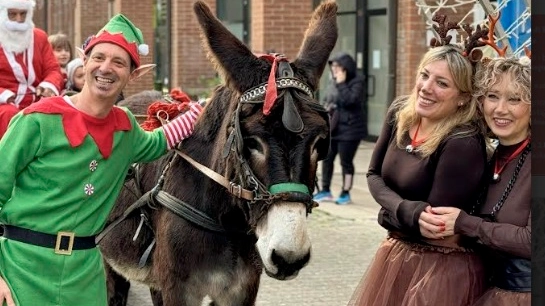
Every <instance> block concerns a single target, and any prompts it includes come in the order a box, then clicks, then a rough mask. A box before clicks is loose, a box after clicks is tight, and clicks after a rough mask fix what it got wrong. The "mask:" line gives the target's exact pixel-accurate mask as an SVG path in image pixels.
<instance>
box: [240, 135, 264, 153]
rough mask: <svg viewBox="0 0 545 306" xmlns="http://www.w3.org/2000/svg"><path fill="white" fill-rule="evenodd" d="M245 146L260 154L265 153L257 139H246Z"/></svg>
mask: <svg viewBox="0 0 545 306" xmlns="http://www.w3.org/2000/svg"><path fill="white" fill-rule="evenodd" d="M244 146H245V147H246V148H248V150H250V151H252V150H256V151H259V152H263V147H262V146H261V143H260V142H259V140H258V139H257V138H256V137H247V138H244Z"/></svg>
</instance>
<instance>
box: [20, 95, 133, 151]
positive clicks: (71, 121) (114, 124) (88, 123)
mask: <svg viewBox="0 0 545 306" xmlns="http://www.w3.org/2000/svg"><path fill="white" fill-rule="evenodd" d="M23 113H24V114H25V115H26V114H31V113H42V114H60V115H61V116H62V124H63V128H64V134H65V135H66V138H67V139H68V142H69V143H70V145H71V146H72V147H73V148H75V147H77V146H79V145H81V144H82V143H83V141H84V140H85V136H87V135H90V136H91V138H93V140H94V141H95V143H96V145H97V147H98V150H99V151H100V154H102V156H103V157H104V159H107V158H108V157H110V154H111V153H112V148H113V139H114V132H117V131H130V130H131V128H132V125H131V121H130V120H129V117H128V116H127V113H125V111H123V110H122V109H121V108H119V107H116V106H114V107H113V108H112V110H111V111H110V113H109V114H108V116H107V117H106V118H104V119H100V118H95V117H93V116H90V115H87V114H85V113H83V112H81V111H79V110H78V109H76V108H75V107H74V106H73V105H71V104H69V103H68V102H67V101H65V100H64V98H62V97H52V98H48V99H42V100H40V101H39V102H37V103H33V104H31V105H30V106H29V107H27V108H25V109H24V110H23Z"/></svg>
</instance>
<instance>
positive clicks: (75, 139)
mask: <svg viewBox="0 0 545 306" xmlns="http://www.w3.org/2000/svg"><path fill="white" fill-rule="evenodd" d="M166 151H167V141H166V138H165V134H164V132H163V129H156V130H154V131H152V132H146V131H144V130H142V129H141V128H140V127H139V126H138V123H137V121H136V119H135V118H134V116H133V115H132V114H131V113H130V112H129V111H127V110H126V109H122V108H119V107H114V108H113V109H112V111H111V112H110V114H109V115H108V117H107V118H105V119H97V118H94V117H91V116H88V115H86V114H84V113H82V112H80V111H78V110H77V109H76V108H74V107H73V105H72V104H71V103H70V100H68V98H65V99H63V98H61V97H55V98H51V99H45V100H44V101H42V102H39V103H35V104H33V105H32V106H30V107H28V108H27V109H25V110H24V111H23V112H20V113H19V114H18V115H17V116H16V117H14V119H13V120H12V121H11V124H10V128H9V130H8V132H7V133H6V134H5V136H4V137H3V138H2V141H0V154H1V158H2V161H1V164H0V207H1V210H0V222H1V223H4V224H10V225H14V226H18V227H23V228H28V229H32V230H34V231H40V232H43V233H49V234H54V235H56V234H57V232H59V231H68V232H74V233H75V235H76V236H92V235H96V234H98V233H99V232H100V231H101V230H102V229H103V227H104V224H105V222H106V219H107V217H108V214H109V213H110V211H111V209H112V207H113V205H114V203H115V201H116V198H117V196H118V194H119V192H120V190H121V188H122V185H123V182H124V180H125V175H126V173H127V170H128V168H129V166H130V165H131V164H132V163H135V162H148V161H152V160H155V159H157V158H159V157H160V156H162V155H163V154H164V153H166ZM0 273H1V275H2V277H3V278H4V280H5V281H6V282H7V283H8V285H9V286H10V288H11V292H12V295H13V296H14V298H15V301H16V304H17V305H19V306H49V305H51V306H53V305H55V306H61V305H66V306H75V305H97V306H104V305H107V298H106V279H105V273H104V267H103V263H102V256H101V253H100V251H99V249H98V248H93V249H88V250H73V251H72V254H71V255H69V256H68V255H58V254H55V253H54V249H50V248H45V247H40V246H35V245H31V244H26V243H22V242H18V241H15V240H9V239H6V238H0Z"/></svg>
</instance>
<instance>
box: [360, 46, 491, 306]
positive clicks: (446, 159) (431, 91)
mask: <svg viewBox="0 0 545 306" xmlns="http://www.w3.org/2000/svg"><path fill="white" fill-rule="evenodd" d="M462 51H463V49H462V48H459V47H457V46H455V45H450V44H445V45H441V46H438V47H435V48H431V49H430V50H429V51H428V52H426V53H425V54H424V56H423V57H422V59H421V61H420V64H419V66H418V69H417V72H416V82H415V86H414V89H413V90H412V92H411V94H410V95H409V96H403V97H399V98H397V99H396V100H395V101H394V102H393V103H392V105H391V106H390V108H389V110H388V113H387V115H386V121H385V122H384V124H383V128H382V132H381V134H380V136H379V138H378V140H377V142H376V145H375V148H374V150H373V154H372V157H371V161H370V165H369V169H368V172H367V183H368V185H369V191H370V192H371V195H372V196H373V198H374V199H375V200H376V201H377V203H378V204H379V205H380V206H381V209H380V212H379V216H378V221H379V224H380V225H381V226H383V227H384V228H385V229H387V230H388V236H387V238H386V240H385V241H384V242H383V243H382V244H381V245H380V246H379V249H378V250H377V253H376V255H375V257H374V259H373V260H372V262H371V264H370V265H369V266H368V268H367V272H366V273H365V275H364V276H363V278H362V280H361V281H360V284H359V285H358V287H357V289H356V290H355V292H354V294H353V296H352V299H351V305H359V306H371V305H372V306H392V305H396V306H417V305H448V306H467V305H470V304H471V303H473V302H474V301H475V300H477V298H479V297H480V296H481V294H482V292H483V291H484V289H485V284H484V268H483V265H482V262H481V259H480V257H479V255H478V254H476V253H475V252H474V251H473V250H472V249H471V248H470V247H471V244H470V243H469V242H466V241H465V240H464V239H461V237H460V236H459V235H455V236H451V237H446V238H444V239H439V237H436V236H428V235H426V234H425V233H424V232H423V230H424V229H422V228H421V227H420V225H419V220H420V219H421V218H422V214H423V213H424V212H425V210H426V209H427V208H429V207H430V206H432V207H435V206H452V207H458V208H460V209H461V210H466V211H469V210H470V209H471V207H472V206H473V203H475V202H476V201H477V198H478V196H479V194H480V190H481V188H482V187H481V186H483V185H484V183H483V181H484V177H485V175H484V174H485V167H486V162H487V151H486V140H485V139H486V137H485V128H484V124H481V123H480V122H481V121H480V120H479V119H480V117H479V113H478V110H477V102H476V101H475V100H474V99H472V91H473V70H474V69H473V64H472V63H471V62H470V60H469V59H468V58H466V57H465V56H464V55H463V54H462ZM435 224H437V225H436V228H434V230H436V231H438V232H442V231H444V230H445V224H444V223H442V222H438V221H436V223H435ZM430 237H431V238H430Z"/></svg>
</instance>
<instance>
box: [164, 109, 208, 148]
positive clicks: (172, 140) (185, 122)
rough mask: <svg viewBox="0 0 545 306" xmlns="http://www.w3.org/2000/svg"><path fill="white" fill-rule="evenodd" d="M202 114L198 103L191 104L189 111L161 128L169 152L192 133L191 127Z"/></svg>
mask: <svg viewBox="0 0 545 306" xmlns="http://www.w3.org/2000/svg"><path fill="white" fill-rule="evenodd" d="M201 112H202V106H201V105H200V104H199V103H191V104H190V106H189V110H188V111H187V112H185V113H184V114H182V115H180V116H178V117H176V118H175V119H174V120H172V121H170V122H169V123H167V124H165V125H164V126H163V131H164V132H165V135H166V137H167V148H168V149H169V150H170V149H172V148H174V147H176V145H177V144H178V143H180V142H181V141H182V140H184V139H186V138H187V137H189V136H190V135H191V134H192V133H193V125H194V124H195V121H197V118H199V115H200V114H201Z"/></svg>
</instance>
